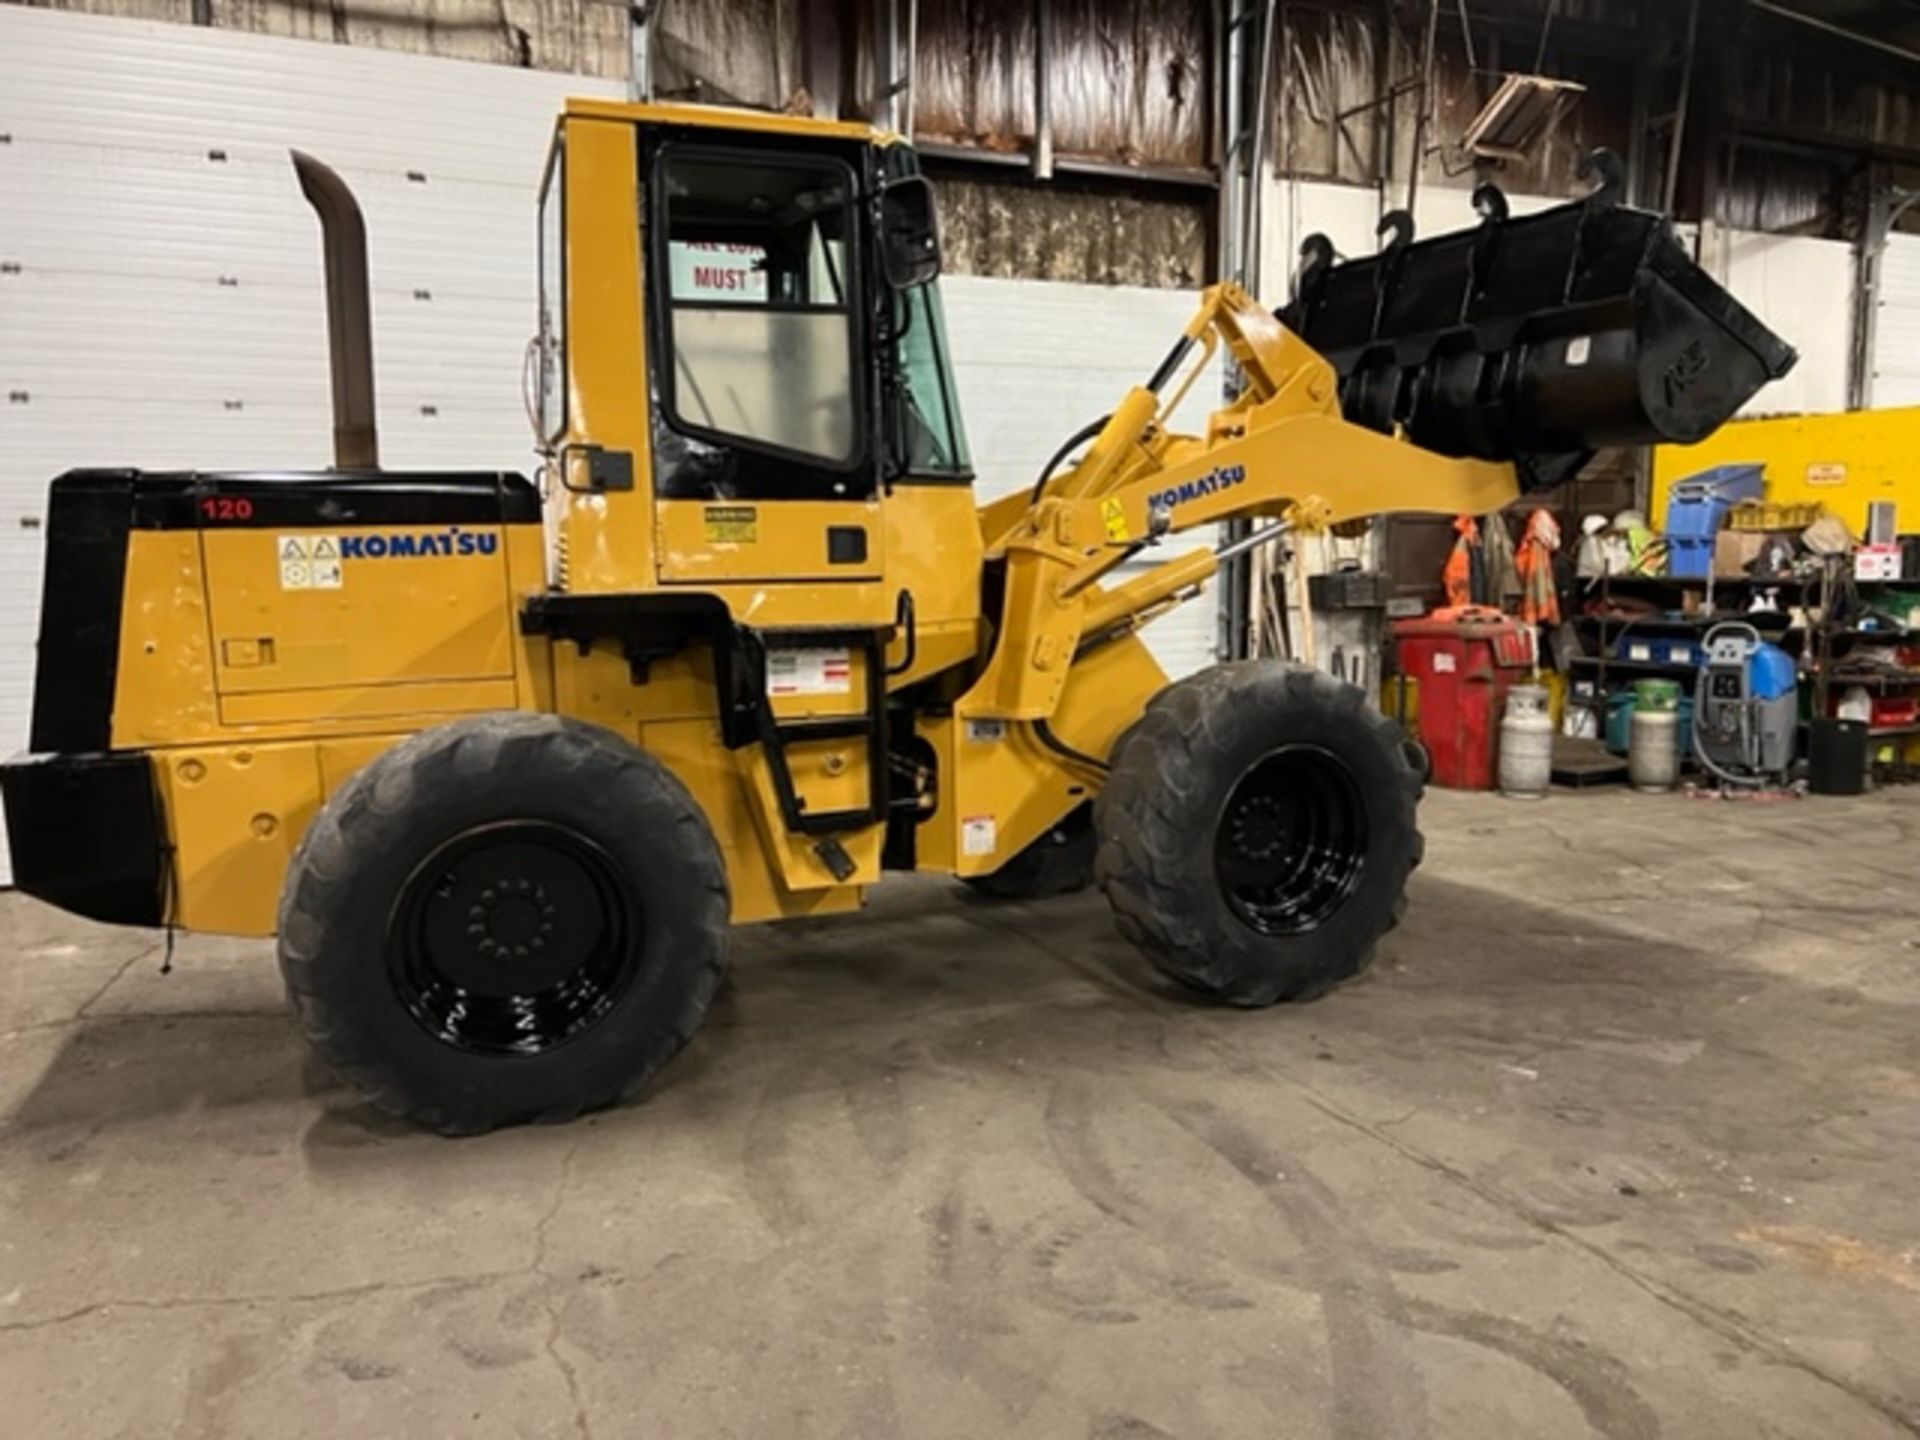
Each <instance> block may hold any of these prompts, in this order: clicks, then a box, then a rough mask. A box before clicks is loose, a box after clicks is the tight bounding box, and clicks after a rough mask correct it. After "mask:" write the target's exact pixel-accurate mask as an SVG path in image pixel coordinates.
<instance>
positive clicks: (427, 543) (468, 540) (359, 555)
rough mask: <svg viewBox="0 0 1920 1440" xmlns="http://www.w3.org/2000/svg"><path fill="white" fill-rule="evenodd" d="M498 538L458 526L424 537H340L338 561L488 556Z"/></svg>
mask: <svg viewBox="0 0 1920 1440" xmlns="http://www.w3.org/2000/svg"><path fill="white" fill-rule="evenodd" d="M499 545H500V536H499V535H498V534H496V533H494V532H491V531H486V530H462V529H461V528H460V527H459V526H458V525H455V526H453V527H451V528H450V529H446V530H442V531H439V532H437V533H429V534H426V535H403V534H399V533H397V532H396V533H394V534H391V535H342V536H341V537H340V558H341V559H342V560H392V559H398V558H400V557H402V556H408V555H491V554H493V552H494V551H495V550H496V549H498V548H499Z"/></svg>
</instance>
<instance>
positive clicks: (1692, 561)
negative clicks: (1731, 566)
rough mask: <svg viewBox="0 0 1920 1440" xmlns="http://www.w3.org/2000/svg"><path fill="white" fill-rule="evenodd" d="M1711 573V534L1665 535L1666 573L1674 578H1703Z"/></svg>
mask: <svg viewBox="0 0 1920 1440" xmlns="http://www.w3.org/2000/svg"><path fill="white" fill-rule="evenodd" d="M1696 508H1705V507H1696ZM1712 573H1713V536H1711V535H1669V536H1668V537H1667V574H1669V575H1671V576H1673V577H1674V578H1675V579H1676V580H1704V579H1706V578H1707V576H1709V575H1711V574H1712Z"/></svg>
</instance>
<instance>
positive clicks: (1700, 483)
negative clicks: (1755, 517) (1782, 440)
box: [1667, 464, 1767, 575]
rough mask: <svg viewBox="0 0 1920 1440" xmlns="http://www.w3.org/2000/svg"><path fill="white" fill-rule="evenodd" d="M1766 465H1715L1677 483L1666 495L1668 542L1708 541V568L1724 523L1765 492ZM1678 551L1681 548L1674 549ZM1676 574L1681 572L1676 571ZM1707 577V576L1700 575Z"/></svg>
mask: <svg viewBox="0 0 1920 1440" xmlns="http://www.w3.org/2000/svg"><path fill="white" fill-rule="evenodd" d="M1766 470H1767V467H1766V466H1765V465H1751V464H1743V465H1715V466H1714V467H1713V468H1712V469H1711V470H1702V471H1701V472H1700V473H1699V474H1698V475H1689V476H1688V477H1687V478H1686V479H1684V480H1678V481H1675V482H1674V486H1673V489H1672V490H1671V491H1670V492H1669V493H1668V495H1667V539H1668V541H1669V543H1673V542H1678V541H1683V540H1704V541H1706V558H1707V562H1708V565H1709V566H1711V564H1712V561H1713V537H1714V536H1715V535H1717V534H1718V533H1719V531H1720V525H1721V522H1722V521H1724V520H1725V519H1726V518H1727V511H1729V510H1731V509H1732V508H1733V507H1734V506H1735V505H1737V504H1739V503H1740V502H1741V501H1742V500H1758V499H1759V498H1760V495H1761V492H1762V491H1764V490H1765V489H1766V478H1765V477H1766ZM1675 548H1676V549H1678V545H1677V544H1676V545H1675ZM1673 573H1674V574H1676V575H1678V574H1680V573H1682V572H1680V571H1678V570H1675V571H1674V572H1673ZM1699 573H1700V574H1702V575H1704V574H1706V573H1707V572H1706V571H1705V570H1702V571H1700V572H1699Z"/></svg>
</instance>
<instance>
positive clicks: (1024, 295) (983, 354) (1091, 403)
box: [940, 275, 1220, 675]
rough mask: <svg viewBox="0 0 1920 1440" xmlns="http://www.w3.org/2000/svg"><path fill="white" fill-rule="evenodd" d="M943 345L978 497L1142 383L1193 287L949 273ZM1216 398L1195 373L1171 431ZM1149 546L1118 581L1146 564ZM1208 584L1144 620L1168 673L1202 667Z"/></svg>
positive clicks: (1030, 474) (1175, 333) (1176, 543)
mask: <svg viewBox="0 0 1920 1440" xmlns="http://www.w3.org/2000/svg"><path fill="white" fill-rule="evenodd" d="M940 286H941V290H942V293H943V295H944V297H945V302H946V311H947V329H948V334H949V339H950V341H951V344H952V347H953V365H954V378H955V382H956V383H957V385H958V386H959V389H960V410H961V414H962V415H963V416H964V418H965V420H966V422H967V439H968V442H969V443H970V444H971V446H972V448H973V465H974V470H975V472H976V473H977V474H978V476H979V481H978V484H977V490H978V494H979V497H980V499H981V501H982V503H984V502H986V501H988V500H992V499H995V498H997V497H999V496H1001V495H1005V494H1007V493H1008V492H1009V491H1012V490H1016V489H1027V488H1029V487H1031V486H1032V484H1033V482H1034V480H1035V478H1036V477H1037V476H1038V475H1039V472H1040V467H1041V466H1042V465H1043V464H1045V463H1046V461H1047V457H1049V456H1050V455H1052V454H1053V452H1054V451H1055V450H1056V449H1058V448H1059V446H1060V444H1061V442H1062V441H1064V440H1065V439H1066V438H1067V437H1068V436H1069V435H1071V434H1073V432H1074V431H1076V430H1078V429H1079V428H1080V427H1081V426H1082V425H1085V424H1086V423H1087V422H1088V421H1090V420H1097V419H1098V418H1099V417H1100V416H1102V415H1104V414H1106V413H1107V412H1108V411H1109V410H1111V409H1113V407H1114V405H1115V404H1116V403H1117V402H1118V401H1119V400H1120V398H1121V396H1123V395H1124V394H1125V393H1126V391H1127V389H1128V388H1129V387H1130V386H1133V385H1142V384H1145V383H1146V381H1147V379H1148V378H1149V377H1150V376H1151V375H1152V374H1153V371H1154V368H1155V367H1156V366H1157V365H1159V363H1160V361H1161V360H1162V359H1164V358H1165V356H1166V353H1167V351H1169V350H1170V349H1172V348H1173V346H1174V343H1175V342H1176V341H1178V340H1179V338H1180V332H1181V330H1182V329H1183V328H1184V327H1185V325H1186V323H1187V321H1188V320H1190V319H1192V318H1193V309H1194V305H1195V303H1196V302H1197V301H1198V299H1199V296H1198V295H1197V294H1196V293H1195V292H1192V291H1186V290H1145V289H1135V288H1131V287H1128V286H1115V285H1069V284H1062V283H1059V282H1055V281H1041V280H995V279H988V278H985V277H980V276H968V275H952V276H948V277H947V278H945V279H943V280H942V281H941V282H940ZM1219 403H1220V382H1219V380H1218V378H1217V374H1215V373H1209V374H1207V375H1203V376H1202V377H1201V378H1199V379H1198V380H1196V381H1195V382H1194V385H1193V388H1192V390H1190V391H1189V392H1188V394H1187V398H1186V401H1185V403H1184V404H1183V405H1182V406H1181V408H1180V410H1179V411H1178V412H1176V414H1175V416H1174V423H1175V425H1176V427H1178V428H1184V429H1186V430H1188V431H1190V432H1199V431H1202V430H1204V428H1205V425H1206V416H1207V412H1208V411H1209V410H1212V409H1215V408H1217V407H1218V405H1219ZM1214 532H1215V527H1213V526H1203V527H1201V528H1199V529H1195V530H1190V531H1187V532H1185V533H1184V534H1182V535H1178V536H1174V537H1170V538H1169V540H1168V541H1167V543H1166V546H1165V548H1164V549H1162V550H1161V551H1160V554H1162V555H1166V554H1177V553H1179V552H1180V551H1182V550H1187V549H1191V548H1193V547H1195V546H1198V545H1212V544H1214V543H1216V536H1215V533H1214ZM1153 558H1154V552H1152V551H1149V552H1147V553H1146V555H1145V556H1143V557H1142V559H1141V560H1140V561H1139V562H1138V563H1137V564H1135V565H1133V566H1130V567H1122V570H1121V575H1122V577H1123V578H1128V577H1130V576H1131V575H1132V574H1133V573H1137V571H1138V570H1139V569H1140V568H1143V567H1144V566H1146V565H1149V564H1151V563H1153ZM1216 594H1217V589H1216V587H1214V586H1211V585H1210V586H1208V587H1207V590H1206V592H1205V593H1204V594H1203V595H1202V596H1200V597H1199V598H1198V599H1195V600H1191V601H1188V602H1187V603H1186V604H1185V605H1183V606H1181V607H1179V608H1178V609H1176V610H1174V611H1173V612H1171V613H1170V614H1168V615H1165V616H1162V617H1161V618H1160V619H1158V620H1156V621H1154V622H1153V624H1151V625H1149V626H1148V627H1147V629H1146V631H1145V632H1144V634H1145V639H1146V641H1147V645H1148V647H1149V648H1150V649H1151V650H1152V651H1153V653H1154V657H1155V658H1156V659H1157V660H1159V662H1160V664H1161V666H1162V667H1163V668H1164V669H1165V670H1166V671H1167V673H1168V674H1169V675H1185V674H1190V673H1191V672H1193V671H1195V670H1199V669H1203V668H1204V667H1206V666H1208V665H1211V664H1212V663H1213V661H1214V641H1215V636H1216V633H1217V621H1218V613H1219V612H1218V607H1217V602H1216V600H1215V596H1216Z"/></svg>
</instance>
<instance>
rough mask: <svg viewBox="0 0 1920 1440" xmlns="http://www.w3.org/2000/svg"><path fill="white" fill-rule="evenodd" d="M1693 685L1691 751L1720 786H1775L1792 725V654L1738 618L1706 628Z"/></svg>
mask: <svg viewBox="0 0 1920 1440" xmlns="http://www.w3.org/2000/svg"><path fill="white" fill-rule="evenodd" d="M1705 648H1706V658H1705V660H1704V661H1703V662H1702V664H1701V666H1700V673H1699V678H1698V679H1697V680H1696V681H1695V682H1694V697H1693V753H1694V758H1695V759H1696V760H1698V761H1699V762H1700V765H1701V768H1702V769H1704V770H1705V771H1706V772H1707V773H1708V774H1709V775H1712V776H1713V777H1714V778H1715V779H1717V780H1719V781H1720V783H1721V784H1722V785H1723V786H1727V787H1738V788H1740V789H1743V790H1756V789H1768V788H1782V787H1784V786H1785V785H1786V784H1787V783H1788V780H1789V776H1790V772H1791V771H1792V769H1793V744H1794V736H1795V733H1796V731H1797V729H1798V725H1799V713H1798V711H1799V702H1798V697H1797V694H1796V681H1795V677H1794V664H1793V657H1792V656H1790V655H1788V654H1787V652H1786V651H1784V650H1782V649H1781V648H1780V647H1779V646H1778V645H1773V644H1769V643H1768V642H1767V641H1766V640H1764V639H1763V638H1762V637H1761V635H1760V632H1759V631H1758V630H1756V629H1755V628H1754V627H1753V626H1752V625H1749V624H1747V623H1746V622H1745V621H1743V620H1733V621H1728V622H1726V623H1725V624H1721V625H1716V626H1714V627H1713V629H1711V630H1709V631H1708V632H1707V637H1706V647H1705Z"/></svg>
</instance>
